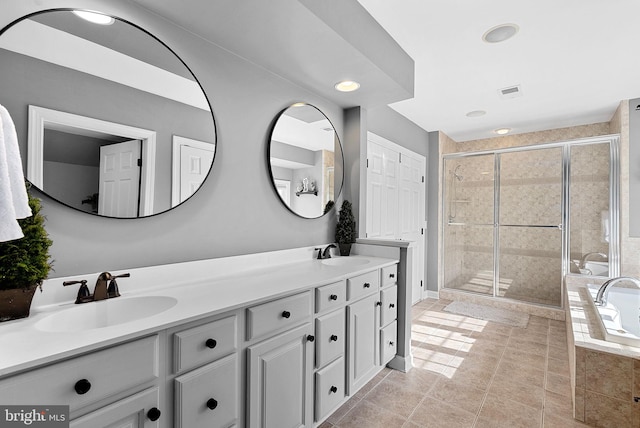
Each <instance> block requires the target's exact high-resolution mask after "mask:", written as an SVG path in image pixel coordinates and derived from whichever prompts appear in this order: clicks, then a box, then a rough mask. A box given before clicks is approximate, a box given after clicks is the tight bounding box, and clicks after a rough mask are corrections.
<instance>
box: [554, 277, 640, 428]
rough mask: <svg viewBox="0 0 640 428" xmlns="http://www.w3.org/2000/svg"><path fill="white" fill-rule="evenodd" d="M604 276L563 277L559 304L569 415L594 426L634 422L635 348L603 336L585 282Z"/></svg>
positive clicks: (639, 417)
mask: <svg viewBox="0 0 640 428" xmlns="http://www.w3.org/2000/svg"><path fill="white" fill-rule="evenodd" d="M603 281H604V279H602V278H600V279H598V278H593V277H592V278H588V277H587V278H585V277H579V276H572V275H569V276H567V279H566V290H567V292H566V293H565V305H566V306H565V307H566V311H567V318H566V320H567V339H568V343H569V363H570V370H571V387H572V393H573V402H574V417H575V418H576V419H577V420H580V421H584V422H586V423H588V424H590V425H594V426H600V427H611V428H614V427H615V428H620V427H639V426H640V403H637V402H635V401H634V397H639V396H640V348H636V347H632V346H627V345H621V344H618V343H612V342H607V341H605V340H604V334H603V332H602V329H601V326H600V321H599V320H598V318H597V317H598V315H597V314H596V312H595V309H594V308H593V306H592V305H591V304H590V302H589V301H588V300H587V299H589V298H590V297H589V296H590V294H589V292H588V290H587V289H586V285H587V284H601V283H602V282H603Z"/></svg>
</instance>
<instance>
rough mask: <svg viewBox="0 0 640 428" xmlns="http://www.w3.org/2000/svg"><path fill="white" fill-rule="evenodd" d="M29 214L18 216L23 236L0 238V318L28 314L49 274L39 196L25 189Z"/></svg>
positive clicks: (47, 248)
mask: <svg viewBox="0 0 640 428" xmlns="http://www.w3.org/2000/svg"><path fill="white" fill-rule="evenodd" d="M29 207H31V212H32V216H31V217H27V218H25V219H21V220H18V223H19V224H20V227H22V233H23V234H24V238H20V239H15V240H13V241H7V242H0V322H2V321H9V320H14V319H19V318H25V317H28V316H29V309H30V307H31V300H32V299H33V294H34V293H35V291H36V288H38V287H39V286H40V285H42V281H43V280H44V279H45V278H46V277H47V275H48V274H49V270H50V269H51V263H50V261H49V247H50V246H51V244H52V242H51V240H50V239H49V235H48V234H47V232H46V230H45V228H44V220H45V219H44V216H43V215H42V214H41V213H40V208H41V206H40V200H39V199H36V198H34V197H33V196H31V194H30V193H29Z"/></svg>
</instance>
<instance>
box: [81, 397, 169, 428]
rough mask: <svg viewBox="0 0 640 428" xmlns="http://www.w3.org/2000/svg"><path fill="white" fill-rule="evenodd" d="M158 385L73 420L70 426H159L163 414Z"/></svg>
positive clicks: (115, 427)
mask: <svg viewBox="0 0 640 428" xmlns="http://www.w3.org/2000/svg"><path fill="white" fill-rule="evenodd" d="M159 401H160V400H159V390H158V388H157V387H155V388H150V389H148V390H146V391H143V392H140V393H137V394H134V395H132V396H130V397H127V398H124V399H122V400H119V401H116V402H115V403H113V404H110V405H108V406H105V407H103V408H101V409H98V410H96V411H94V412H92V413H89V414H87V415H84V416H82V417H80V418H78V419H74V420H73V421H71V423H70V425H69V427H70V428H96V427H103V428H157V427H159V426H161V425H160V422H161V418H162V416H163V414H162V412H161V411H160V409H159V407H160V406H159Z"/></svg>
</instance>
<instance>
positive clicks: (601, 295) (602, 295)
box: [593, 276, 640, 306]
mask: <svg viewBox="0 0 640 428" xmlns="http://www.w3.org/2000/svg"><path fill="white" fill-rule="evenodd" d="M623 281H629V282H633V283H634V284H635V285H636V286H637V287H638V288H640V280H639V279H636V278H633V277H630V276H619V277H617V278H612V279H610V280H608V281H606V282H605V283H604V284H602V285H601V286H600V288H599V289H598V294H596V298H595V299H593V301H594V302H595V304H596V305H598V306H602V305H604V304H605V303H606V301H607V300H606V296H607V292H608V291H609V288H610V287H612V286H614V285H616V284H617V283H618V282H623Z"/></svg>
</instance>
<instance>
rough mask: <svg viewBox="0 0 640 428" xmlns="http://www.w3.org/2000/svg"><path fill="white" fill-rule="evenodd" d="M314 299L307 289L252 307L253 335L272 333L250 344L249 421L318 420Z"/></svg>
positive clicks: (278, 427)
mask: <svg viewBox="0 0 640 428" xmlns="http://www.w3.org/2000/svg"><path fill="white" fill-rule="evenodd" d="M311 303H312V296H311V292H310V291H307V292H304V293H300V294H297V295H294V296H290V297H285V298H282V299H278V300H274V301H272V302H268V303H265V304H262V305H258V306H254V307H251V308H248V309H247V339H248V340H249V339H253V338H255V337H268V338H265V339H263V340H262V341H260V342H258V343H256V344H253V345H250V346H248V347H247V373H246V376H247V405H248V411H247V424H246V425H247V426H248V427H251V428H282V427H305V426H307V427H310V426H311V425H312V424H313V387H312V382H313V380H312V379H313V378H312V375H313V355H314V346H313V345H314V342H315V336H314V334H313V324H312V322H311V321H312V311H311ZM296 325H297V327H296ZM283 330H285V331H284V332H282V331H283ZM278 332H280V333H278Z"/></svg>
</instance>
